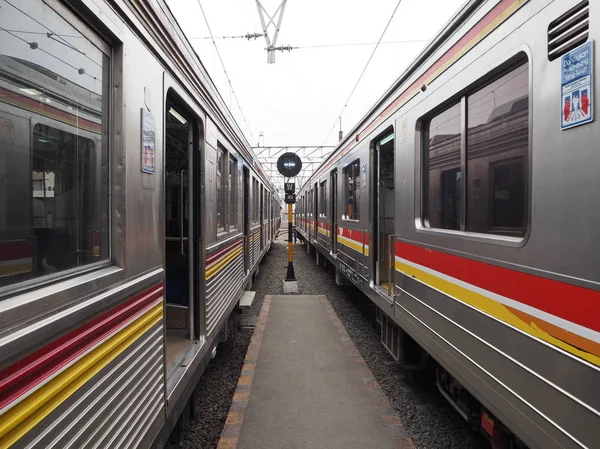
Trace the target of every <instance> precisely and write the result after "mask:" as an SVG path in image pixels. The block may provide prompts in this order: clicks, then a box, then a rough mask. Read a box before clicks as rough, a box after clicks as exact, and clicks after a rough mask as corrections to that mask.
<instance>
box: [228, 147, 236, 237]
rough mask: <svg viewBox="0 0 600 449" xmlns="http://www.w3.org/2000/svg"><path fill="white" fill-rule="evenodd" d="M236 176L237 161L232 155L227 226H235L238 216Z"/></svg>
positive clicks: (230, 159)
mask: <svg viewBox="0 0 600 449" xmlns="http://www.w3.org/2000/svg"><path fill="white" fill-rule="evenodd" d="M237 185H238V177H237V161H236V160H235V158H233V157H232V156H230V157H229V205H228V206H229V226H230V227H233V228H235V227H236V224H237V218H238V207H237V199H238V188H237Z"/></svg>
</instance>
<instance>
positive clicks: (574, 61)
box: [560, 42, 594, 129]
mask: <svg viewBox="0 0 600 449" xmlns="http://www.w3.org/2000/svg"><path fill="white" fill-rule="evenodd" d="M592 44H593V43H592V42H587V43H585V44H583V45H581V46H580V47H577V48H576V49H575V50H572V51H570V52H569V53H567V54H565V55H564V56H563V57H562V58H561V67H562V68H561V70H562V75H561V108H562V110H561V114H560V117H561V124H560V127H561V129H568V128H572V127H574V126H578V125H583V124H585V123H589V122H591V121H592V120H593V106H594V105H593V95H592V86H593V83H594V61H593V45H592Z"/></svg>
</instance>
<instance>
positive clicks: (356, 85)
mask: <svg viewBox="0 0 600 449" xmlns="http://www.w3.org/2000/svg"><path fill="white" fill-rule="evenodd" d="M400 3H402V0H398V3H397V4H396V7H395V8H394V11H393V12H392V14H391V16H390V19H389V20H388V22H387V24H386V26H385V28H384V29H383V32H382V33H381V36H380V37H379V40H378V41H377V44H376V45H375V48H373V51H372V52H371V56H369V59H368V60H367V63H366V64H365V67H364V68H363V70H362V72H361V73H360V76H359V77H358V80H356V83H355V84H354V87H353V88H352V91H351V92H350V95H348V99H347V100H346V101H345V102H344V106H343V107H342V109H341V110H340V113H339V114H337V116H336V119H335V121H334V122H333V126H332V127H331V128H330V129H329V132H328V133H327V137H325V139H324V140H323V145H324V144H325V142H327V139H329V136H330V135H331V132H332V131H333V130H334V129H335V125H336V124H337V122H338V119H341V117H342V114H343V112H344V111H345V110H346V107H348V103H349V102H350V99H351V98H352V96H353V95H354V92H356V88H357V87H358V84H359V83H360V80H361V79H362V77H363V76H364V74H365V72H366V71H367V68H368V67H369V64H370V63H371V60H372V59H373V56H374V55H375V52H376V51H377V48H378V47H379V44H380V43H381V40H382V39H383V36H385V33H386V31H387V29H388V28H389V26H390V24H391V23H392V20H393V19H394V15H395V14H396V11H398V7H399V6H400Z"/></svg>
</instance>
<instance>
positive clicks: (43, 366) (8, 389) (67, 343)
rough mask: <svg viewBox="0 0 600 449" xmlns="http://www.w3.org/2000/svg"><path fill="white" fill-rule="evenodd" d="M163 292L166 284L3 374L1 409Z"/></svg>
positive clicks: (136, 298)
mask: <svg viewBox="0 0 600 449" xmlns="http://www.w3.org/2000/svg"><path fill="white" fill-rule="evenodd" d="M162 293H163V286H162V284H160V285H158V286H154V287H152V288H151V289H148V290H146V291H145V292H143V293H140V294H139V295H136V296H134V297H133V298H131V299H130V300H128V301H126V302H125V303H123V304H121V305H119V306H117V307H115V308H114V309H112V310H110V311H108V312H106V313H104V314H102V315H100V316H99V317H97V318H95V319H93V320H92V321H89V322H88V323H86V324H84V325H83V326H80V327H79V328H77V329H75V330H73V331H71V332H69V333H68V334H66V335H64V336H62V337H61V338H59V339H57V340H55V341H54V342H52V343H50V344H48V345H46V346H44V347H43V348H41V349H39V350H38V351H36V352H34V353H33V354H31V355H29V356H28V357H25V358H24V359H22V360H20V361H18V362H16V363H15V364H13V365H11V366H9V367H8V368H6V369H4V370H2V371H0V409H2V408H4V407H5V406H6V405H8V404H10V403H11V402H13V401H14V400H16V399H17V398H19V397H20V396H22V395H23V394H25V393H26V392H27V391H29V390H31V389H32V388H34V387H35V386H36V385H38V384H40V383H41V382H43V381H44V380H45V379H47V378H48V377H50V376H51V375H52V374H54V373H55V372H57V371H58V370H60V369H61V368H62V367H64V366H66V365H67V364H68V363H69V362H71V361H72V360H74V359H76V358H77V357H79V356H80V355H81V354H83V353H84V352H85V351H87V350H88V349H89V348H91V347H93V346H94V345H96V344H97V343H98V342H100V341H102V340H103V339H104V338H106V336H108V335H110V334H111V333H112V332H114V330H115V329H117V328H118V327H119V326H120V325H121V324H122V323H124V322H125V321H126V320H127V319H129V318H130V317H132V316H134V315H135V314H136V313H138V312H141V311H144V310H145V309H148V308H149V307H151V305H150V304H151V303H152V302H153V301H154V300H156V299H158V298H159V297H161V296H162Z"/></svg>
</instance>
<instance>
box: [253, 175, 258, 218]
mask: <svg viewBox="0 0 600 449" xmlns="http://www.w3.org/2000/svg"><path fill="white" fill-rule="evenodd" d="M258 195H259V190H258V180H257V179H256V178H253V188H252V222H253V223H258V220H259V218H258V216H259V212H258V208H259V198H258Z"/></svg>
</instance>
